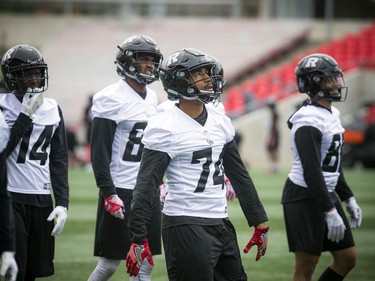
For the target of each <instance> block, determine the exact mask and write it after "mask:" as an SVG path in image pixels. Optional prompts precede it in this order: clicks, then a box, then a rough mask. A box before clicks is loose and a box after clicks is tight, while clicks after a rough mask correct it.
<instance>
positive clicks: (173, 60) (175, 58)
mask: <svg viewBox="0 0 375 281" xmlns="http://www.w3.org/2000/svg"><path fill="white" fill-rule="evenodd" d="M179 57H180V52H177V53H174V54H172V55H170V56H169V58H168V60H167V66H168V67H169V66H170V65H173V64H175V63H176V62H178V61H179V60H180V58H179Z"/></svg>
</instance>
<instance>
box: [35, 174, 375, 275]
mask: <svg viewBox="0 0 375 281" xmlns="http://www.w3.org/2000/svg"><path fill="white" fill-rule="evenodd" d="M345 173H346V179H347V181H348V182H349V184H350V186H351V188H352V190H353V191H354V193H355V195H356V198H357V202H358V203H359V205H360V206H361V208H362V212H363V221H362V226H361V228H360V229H358V230H355V231H354V238H355V241H356V245H357V252H358V261H357V266H356V268H355V269H354V270H353V271H352V272H351V273H350V274H349V276H348V277H347V278H346V279H345V280H348V281H349V280H351V281H370V280H374V278H375V277H374V276H375V266H374V260H375V235H374V233H375V232H374V231H375V204H374V202H375V185H374V183H375V173H374V170H360V169H355V170H345ZM251 175H252V177H253V180H254V182H255V184H256V186H257V189H258V192H259V195H260V197H261V199H262V202H263V204H264V206H265V208H266V211H267V213H268V216H269V226H270V232H269V246H268V250H267V253H266V255H265V256H264V257H263V258H262V259H261V260H260V261H258V262H255V249H252V250H251V252H250V253H249V254H246V255H245V254H243V264H244V267H245V269H246V272H247V274H248V277H249V280H258V281H266V280H267V281H275V280H278V281H283V280H285V281H286V280H291V275H292V271H293V267H294V255H293V254H291V253H289V252H288V246H287V241H286V235H285V229H284V221H283V213H282V206H281V204H280V197H281V192H282V187H283V184H284V181H285V179H286V176H287V171H284V172H281V173H279V174H277V175H270V174H268V173H265V172H263V171H256V170H255V171H251ZM69 177H70V194H71V195H70V208H69V212H68V220H67V222H66V224H65V228H64V231H63V232H62V234H60V236H59V237H57V239H56V255H55V275H54V276H52V277H48V278H43V279H40V280H45V281H55V280H56V281H57V280H58V281H61V280H70V281H83V280H87V278H88V277H89V275H90V274H91V272H92V270H93V269H94V268H95V266H96V263H97V260H98V259H97V258H96V257H93V255H92V252H93V240H94V230H95V216H96V205H97V192H98V189H97V188H96V185H95V181H94V176H93V174H92V173H88V172H85V171H83V170H80V169H74V170H71V171H70V176H69ZM229 216H230V219H231V220H232V222H233V224H234V225H235V227H236V231H237V235H238V240H239V243H240V247H241V248H243V247H244V246H245V245H246V243H247V242H248V240H249V239H250V236H251V234H252V231H253V230H252V229H249V227H248V226H247V223H246V220H245V219H244V216H243V214H242V212H241V209H240V208H239V204H238V201H234V202H230V203H229ZM330 262H331V258H330V256H329V254H326V253H324V254H323V255H322V257H321V259H320V262H319V264H318V266H317V269H316V271H315V275H314V278H313V280H317V278H318V276H319V274H320V273H321V272H322V271H323V270H324V269H325V268H326V267H327V265H328V264H329V263H330ZM155 265H156V266H155V268H154V270H153V279H152V280H153V281H166V280H168V278H167V274H166V269H165V262H164V258H163V256H157V257H155ZM111 280H113V281H117V280H118V281H119V280H122V281H123V280H129V277H128V275H127V274H126V270H125V264H124V262H122V263H121V266H120V267H119V268H118V270H117V272H116V273H115V275H114V276H113V277H112V279H111Z"/></svg>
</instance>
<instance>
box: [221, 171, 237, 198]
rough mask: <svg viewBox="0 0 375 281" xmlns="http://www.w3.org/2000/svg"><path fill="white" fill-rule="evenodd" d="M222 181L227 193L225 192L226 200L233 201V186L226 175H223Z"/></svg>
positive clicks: (234, 194) (235, 196) (234, 193)
mask: <svg viewBox="0 0 375 281" xmlns="http://www.w3.org/2000/svg"><path fill="white" fill-rule="evenodd" d="M224 181H225V188H226V190H227V193H226V196H227V200H229V201H233V200H234V199H236V198H237V195H236V192H235V191H234V189H233V186H232V184H231V182H230V180H229V179H228V178H227V177H225V179H224Z"/></svg>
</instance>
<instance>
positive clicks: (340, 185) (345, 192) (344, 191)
mask: <svg viewBox="0 0 375 281" xmlns="http://www.w3.org/2000/svg"><path fill="white" fill-rule="evenodd" d="M339 173H340V176H339V179H338V181H337V185H336V189H335V191H336V193H337V195H338V196H339V197H340V200H341V201H346V200H348V199H349V198H350V197H353V196H354V194H353V192H352V190H351V189H350V187H349V185H348V184H347V182H346V179H345V176H344V171H343V170H342V167H340V170H339Z"/></svg>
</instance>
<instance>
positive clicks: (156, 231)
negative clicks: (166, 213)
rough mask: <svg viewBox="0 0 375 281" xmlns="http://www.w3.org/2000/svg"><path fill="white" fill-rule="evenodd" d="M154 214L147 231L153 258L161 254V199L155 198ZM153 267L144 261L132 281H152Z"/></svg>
mask: <svg viewBox="0 0 375 281" xmlns="http://www.w3.org/2000/svg"><path fill="white" fill-rule="evenodd" d="M153 210H154V212H153V214H152V217H151V221H150V225H149V227H148V229H147V233H148V234H147V239H148V243H149V245H150V250H151V253H152V255H153V256H155V255H160V254H161V205H160V199H159V197H157V196H155V201H154V206H153ZM152 269H153V267H152V266H151V265H150V263H149V262H148V260H147V259H144V260H143V263H142V266H141V268H140V270H139V273H138V275H137V276H136V277H131V278H130V280H131V281H139V280H141V281H151V272H152Z"/></svg>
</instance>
